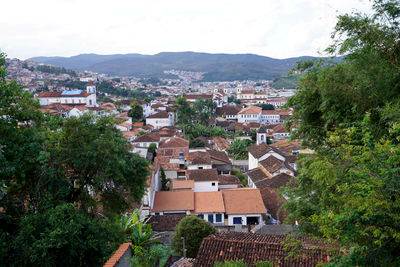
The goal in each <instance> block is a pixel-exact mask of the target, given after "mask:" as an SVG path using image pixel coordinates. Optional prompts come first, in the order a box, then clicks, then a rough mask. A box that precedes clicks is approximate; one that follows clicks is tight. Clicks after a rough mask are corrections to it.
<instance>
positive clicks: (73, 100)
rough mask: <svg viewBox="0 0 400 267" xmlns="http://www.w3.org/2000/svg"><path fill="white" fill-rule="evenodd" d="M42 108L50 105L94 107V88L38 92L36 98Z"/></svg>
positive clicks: (92, 86) (89, 86) (95, 104)
mask: <svg viewBox="0 0 400 267" xmlns="http://www.w3.org/2000/svg"><path fill="white" fill-rule="evenodd" d="M37 98H38V99H39V103H40V105H41V106H42V105H43V106H47V105H51V104H55V103H57V104H64V105H68V104H72V105H74V104H83V105H85V106H87V107H96V106H97V102H96V99H97V98H96V87H95V86H94V85H89V84H88V86H87V88H86V91H83V90H70V91H68V90H65V91H62V92H40V93H39V94H38V96H37Z"/></svg>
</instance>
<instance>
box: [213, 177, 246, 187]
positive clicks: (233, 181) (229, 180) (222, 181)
mask: <svg viewBox="0 0 400 267" xmlns="http://www.w3.org/2000/svg"><path fill="white" fill-rule="evenodd" d="M241 184H242V183H241V182H240V180H239V178H237V177H236V176H235V175H218V185H241Z"/></svg>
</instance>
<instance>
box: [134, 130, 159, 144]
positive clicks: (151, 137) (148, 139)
mask: <svg viewBox="0 0 400 267" xmlns="http://www.w3.org/2000/svg"><path fill="white" fill-rule="evenodd" d="M152 143H154V144H156V146H157V147H158V146H159V143H160V135H159V134H158V133H157V132H153V133H147V134H143V135H140V136H138V137H137V138H136V139H135V140H134V141H133V144H134V145H136V146H137V147H145V148H148V147H149V146H150V144H152Z"/></svg>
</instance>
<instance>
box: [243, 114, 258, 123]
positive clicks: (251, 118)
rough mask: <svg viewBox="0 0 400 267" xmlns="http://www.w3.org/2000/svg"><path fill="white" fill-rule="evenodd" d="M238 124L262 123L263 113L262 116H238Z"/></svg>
mask: <svg viewBox="0 0 400 267" xmlns="http://www.w3.org/2000/svg"><path fill="white" fill-rule="evenodd" d="M238 122H239V123H244V122H261V113H260V114H238Z"/></svg>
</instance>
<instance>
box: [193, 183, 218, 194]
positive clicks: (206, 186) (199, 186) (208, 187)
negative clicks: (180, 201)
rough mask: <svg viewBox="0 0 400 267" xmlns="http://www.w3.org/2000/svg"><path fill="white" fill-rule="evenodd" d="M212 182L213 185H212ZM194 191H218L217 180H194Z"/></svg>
mask: <svg viewBox="0 0 400 267" xmlns="http://www.w3.org/2000/svg"><path fill="white" fill-rule="evenodd" d="M213 183H214V185H212V184H213ZM193 191H194V192H215V191H218V181H207V182H194V188H193Z"/></svg>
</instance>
